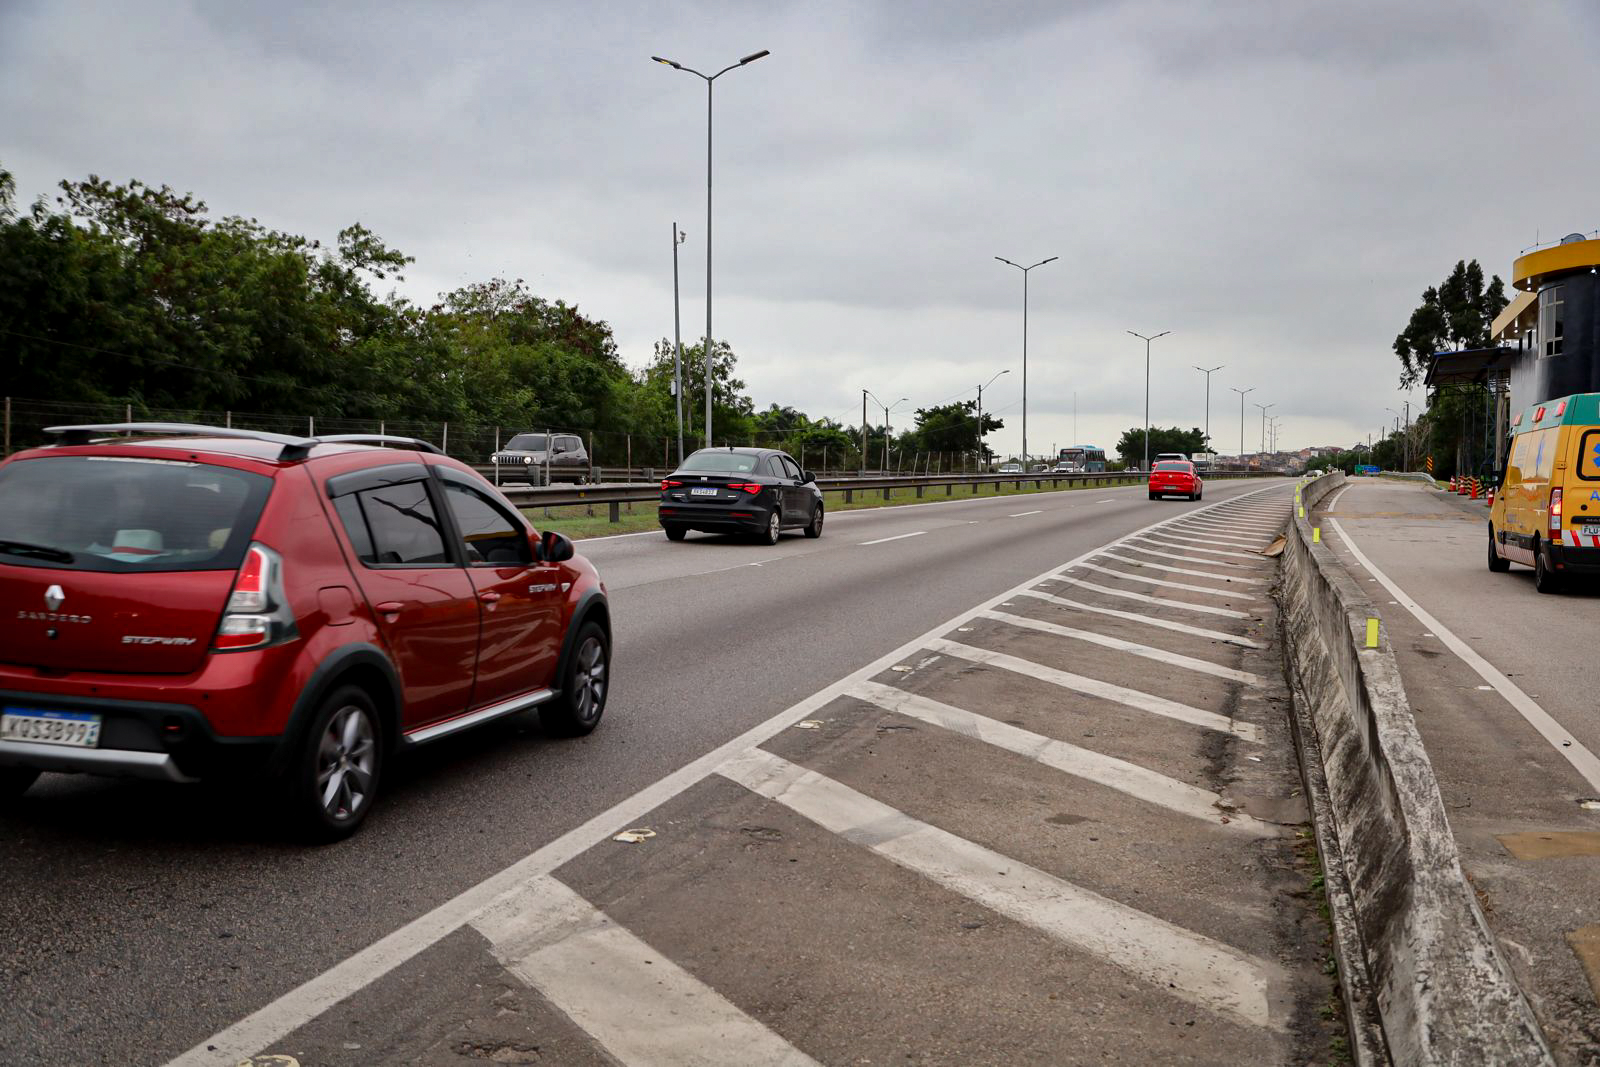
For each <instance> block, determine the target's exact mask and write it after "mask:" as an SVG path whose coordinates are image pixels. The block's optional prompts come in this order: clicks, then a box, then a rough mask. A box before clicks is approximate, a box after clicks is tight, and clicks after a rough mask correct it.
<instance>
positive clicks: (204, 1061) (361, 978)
mask: <svg viewBox="0 0 1600 1067" xmlns="http://www.w3.org/2000/svg"><path fill="white" fill-rule="evenodd" d="M1274 488H1275V487H1265V488H1261V489H1255V490H1251V491H1250V492H1249V493H1247V494H1245V495H1246V496H1254V495H1256V494H1259V493H1267V492H1271V491H1272V490H1273V489H1274ZM1209 506H1211V507H1214V506H1216V505H1209ZM1171 521H1172V520H1171V519H1163V520H1160V521H1157V522H1153V523H1151V524H1149V525H1148V526H1143V527H1140V528H1139V529H1137V530H1135V531H1133V534H1131V535H1129V536H1137V535H1142V534H1146V533H1149V532H1150V531H1151V530H1155V529H1158V528H1160V527H1163V526H1166V525H1167V524H1168V523H1170V522H1171ZM1103 547H1104V546H1100V547H1097V548H1094V549H1091V550H1090V551H1088V552H1085V553H1083V555H1081V556H1079V557H1078V559H1087V558H1088V557H1090V556H1092V555H1094V554H1095V553H1096V552H1099V551H1101V548H1103ZM1074 562H1077V560H1073V561H1070V562H1068V563H1067V564H1065V566H1069V567H1070V566H1071V565H1072V563H1074ZM1049 577H1050V574H1049V573H1048V572H1047V573H1046V574H1042V575H1039V576H1037V577H1034V578H1029V579H1028V580H1026V581H1024V582H1021V583H1019V584H1017V585H1015V586H1013V587H1012V588H1010V589H1008V590H1006V591H1005V592H1002V593H998V594H996V595H995V596H993V597H990V598H989V599H988V600H986V601H984V602H983V603H982V604H979V605H978V606H977V607H975V608H973V609H971V610H969V611H963V612H961V613H959V614H957V615H956V616H955V617H954V618H952V619H950V620H948V621H945V622H941V623H940V624H939V625H938V626H935V627H933V628H932V629H931V630H929V631H927V633H925V634H923V635H921V636H919V637H914V638H912V639H911V640H910V641H907V642H906V643H905V644H903V645H901V646H900V647H898V648H895V649H892V650H890V651H889V652H887V653H885V654H884V655H882V656H879V657H878V658H877V659H875V660H873V661H872V662H871V663H868V664H865V665H864V666H862V667H860V668H858V669H857V670H855V671H854V672H852V673H850V674H848V675H846V676H845V677H843V678H840V679H838V680H837V681H834V682H832V683H830V684H828V685H826V686H823V687H822V688H821V689H818V690H817V691H816V692H815V693H812V694H811V695H810V696H808V697H806V698H804V699H803V700H800V701H798V702H796V703H794V704H791V705H790V706H789V707H787V708H785V709H783V710H782V711H780V712H778V713H777V714H775V715H773V716H772V717H771V718H769V719H767V720H766V721H764V722H761V723H758V724H756V725H755V726H752V727H751V728H750V729H748V730H746V731H745V732H744V733H742V734H740V735H739V736H737V737H734V738H732V739H731V740H729V741H726V742H724V743H723V744H721V745H719V746H717V747H716V748H714V749H712V750H711V751H710V752H707V753H705V754H704V755H702V756H700V757H699V758H697V759H694V760H691V761H690V762H688V763H686V764H684V765H683V766H682V767H679V768H678V769H677V770H675V771H673V772H671V773H670V774H667V775H665V776H664V777H662V778H659V779H657V780H656V781H655V782H654V783H652V784H650V785H648V786H646V787H645V788H643V789H641V790H639V791H638V792H637V793H634V794H633V795H631V796H628V797H625V798H624V799H622V800H620V801H618V802H617V803H616V804H613V805H612V806H611V807H609V808H607V809H606V810H604V811H601V812H599V813H597V814H595V815H593V816H591V817H590V818H589V819H588V820H586V821H585V822H583V823H580V824H579V825H577V826H575V827H573V828H572V829H570V830H568V831H567V832H566V833H564V834H562V835H561V836H560V837H557V838H556V839H555V840H554V841H551V842H549V843H548V844H546V845H544V846H542V847H540V848H538V849H535V850H534V851H533V852H530V853H529V854H528V855H526V856H524V857H522V859H520V860H517V861H516V862H515V863H512V864H510V865H508V866H506V867H504V868H502V869H501V870H499V871H496V872H495V873H494V874H491V875H489V876H488V877H487V878H484V879H483V880H482V881H480V882H478V883H476V884H475V885H472V886H470V887H468V888H467V889H465V890H463V891H462V892H460V893H458V894H456V895H455V896H454V897H451V898H450V899H449V900H446V901H444V902H443V903H441V904H439V905H437V906H435V907H434V908H433V909H432V910H430V911H427V912H425V913H423V914H422V915H419V916H418V917H417V918H415V919H412V920H411V921H410V922H408V923H406V924H405V925H403V926H400V927H398V928H397V929H395V930H393V931H391V932H390V933H388V934H385V935H384V936H383V937H380V938H379V939H378V940H376V941H374V942H372V943H371V944H369V945H367V946H366V947H365V948H362V949H360V950H358V951H356V952H355V953H353V954H351V955H350V956H348V957H346V958H345V959H343V960H341V961H340V962H339V963H337V964H335V965H334V966H332V967H330V968H328V969H327V970H325V971H323V972H321V973H320V974H317V975H315V976H313V977H312V978H309V979H307V980H306V981H304V982H302V983H300V984H299V985H297V986H295V987H294V988H293V989H291V990H289V991H288V992H287V993H284V994H282V995H281V996H279V997H278V998H277V999H276V1000H272V1001H269V1002H268V1003H266V1004H264V1005H262V1006H261V1007H259V1008H257V1009H256V1010H255V1011H253V1012H251V1013H249V1014H248V1015H246V1016H244V1017H243V1018H241V1019H239V1020H237V1021H236V1022H234V1023H232V1024H230V1025H229V1026H227V1027H225V1028H224V1029H222V1030H220V1031H218V1032H217V1033H215V1034H212V1035H211V1036H210V1037H208V1038H205V1039H204V1040H202V1041H200V1043H199V1044H197V1045H195V1046H194V1047H193V1048H191V1049H189V1050H188V1051H187V1052H184V1053H182V1054H180V1055H178V1056H177V1057H175V1058H174V1059H172V1060H171V1061H169V1067H212V1065H214V1064H216V1063H219V1062H221V1063H237V1062H239V1061H240V1060H244V1059H248V1058H249V1057H251V1056H253V1055H255V1054H256V1053H258V1052H261V1051H262V1050H263V1049H265V1048H267V1047H268V1046H269V1045H271V1044H272V1043H274V1042H276V1041H278V1040H280V1039H282V1038H283V1037H285V1036H287V1035H288V1034H290V1033H292V1032H294V1031H295V1030H297V1029H299V1028H300V1027H302V1026H304V1025H306V1024H307V1023H309V1022H311V1021H312V1020H313V1019H316V1018H318V1017H319V1016H321V1015H323V1014H324V1013H325V1012H327V1011H328V1010H329V1009H331V1008H332V1007H334V1006H335V1005H336V1004H339V1003H340V1002H341V1001H343V1000H344V999H345V998H346V997H349V996H351V995H352V994H354V993H356V992H357V991H359V990H361V989H364V988H366V987H367V986H369V985H371V984H372V983H373V982H375V981H377V980H378V979H380V978H382V977H383V976H384V975H386V974H388V973H390V972H391V971H393V970H394V969H395V968H397V967H400V966H402V965H403V964H405V963H406V962H407V961H409V960H411V959H413V958H414V957H416V956H417V954H418V953H420V952H422V951H424V950H426V949H427V948H429V947H430V946H432V945H435V944H437V943H438V942H439V941H441V940H442V939H444V938H445V937H447V936H449V935H450V934H451V933H453V932H454V931H456V930H458V929H460V928H461V926H462V925H463V924H464V923H467V922H469V921H471V920H472V919H473V918H475V917H476V916H477V915H479V914H481V913H482V912H483V910H484V909H485V908H488V907H490V906H492V905H493V904H495V902H496V901H498V900H499V899H500V898H501V897H503V896H505V895H506V894H509V893H513V892H515V891H516V890H517V888H518V887H519V886H520V885H522V884H523V883H524V882H526V881H527V880H528V879H530V878H533V877H535V876H537V875H541V874H549V873H550V872H551V871H553V870H555V869H556V868H558V867H560V866H561V865H562V864H564V863H566V862H568V861H569V860H572V859H575V858H576V857H578V856H580V855H582V854H583V853H584V852H586V851H588V850H589V849H591V848H593V847H594V846H595V845H596V844H598V843H599V842H600V841H602V840H604V839H605V838H606V837H607V836H609V835H610V834H612V833H615V832H616V831H617V830H618V829H619V828H620V827H624V826H628V825H630V824H631V823H633V822H635V821H637V820H638V819H640V818H642V817H643V816H644V815H646V814H648V813H649V812H651V811H653V810H654V809H656V808H658V807H660V806H661V805H662V804H665V803H666V802H667V801H669V800H671V799H672V798H673V797H676V796H678V795H679V794H680V793H682V792H683V791H684V790H685V789H688V788H689V787H690V786H692V785H694V784H695V783H696V782H699V781H701V780H703V779H704V778H705V777H706V776H707V775H710V774H712V773H714V772H715V771H716V769H717V767H718V766H719V765H721V764H722V763H723V762H724V761H725V760H727V759H729V758H730V757H731V756H733V755H736V754H738V753H740V752H743V751H745V750H747V749H748V748H750V747H751V746H754V745H759V744H760V743H761V742H763V741H765V740H766V739H767V738H769V737H772V736H773V735H775V734H777V733H778V732H779V731H781V730H784V729H787V728H788V727H789V726H791V725H792V724H793V723H795V722H798V721H800V720H801V719H804V718H807V717H808V716H810V715H812V714H815V713H816V712H817V711H818V710H819V709H821V708H823V707H824V706H826V705H827V704H828V703H829V702H830V701H832V700H834V699H835V698H837V697H838V696H839V695H841V694H842V693H844V692H845V691H846V690H848V689H849V688H850V687H851V686H852V685H854V684H855V683H856V682H859V681H864V680H866V679H869V678H871V677H872V676H874V675H876V674H879V673H881V672H883V671H885V670H888V669H889V668H890V667H892V666H894V665H895V664H896V663H898V662H900V660H901V659H903V658H904V657H905V656H907V655H910V654H912V653H914V652H916V651H918V650H919V649H921V648H923V647H925V643H926V641H927V640H928V639H929V638H934V637H937V636H938V635H940V634H943V633H946V632H948V631H949V630H950V628H951V627H953V626H957V625H960V624H961V622H962V621H964V620H966V619H969V618H971V617H972V615H973V614H974V613H975V612H977V611H982V610H984V609H986V608H992V607H995V606H997V605H999V604H1001V603H1003V602H1004V601H1006V600H1009V599H1011V598H1012V597H1013V596H1017V595H1021V594H1023V593H1025V592H1027V591H1028V590H1029V589H1030V588H1031V587H1033V586H1035V585H1037V584H1038V583H1039V582H1041V581H1045V580H1047V579H1048V578H1049ZM1113 595H1116V594H1115V593H1114V592H1113ZM1129 595H1131V596H1133V597H1135V598H1137V599H1144V600H1150V601H1152V602H1155V603H1169V602H1166V601H1156V600H1155V598H1153V597H1139V596H1138V594H1129ZM1200 610H1202V611H1208V612H1211V613H1215V614H1226V615H1229V616H1233V617H1237V618H1248V617H1249V616H1246V615H1244V614H1243V613H1241V612H1231V611H1230V612H1224V611H1223V610H1222V609H1218V608H1210V609H1207V608H1201V609H1200Z"/></svg>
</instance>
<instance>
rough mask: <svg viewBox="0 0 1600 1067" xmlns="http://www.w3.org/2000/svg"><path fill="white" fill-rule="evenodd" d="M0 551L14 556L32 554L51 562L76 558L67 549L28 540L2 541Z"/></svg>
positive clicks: (65, 561) (66, 561) (70, 560)
mask: <svg viewBox="0 0 1600 1067" xmlns="http://www.w3.org/2000/svg"><path fill="white" fill-rule="evenodd" d="M0 552H5V553H8V554H9V555H13V556H32V557H33V558H34V559H43V560H48V561H50V562H51V563H71V562H72V561H73V560H74V559H75V558H76V557H75V556H73V554H72V553H71V552H68V551H66V550H65V549H62V548H51V547H50V546H49V545H30V544H29V543H28V542H26V541H0Z"/></svg>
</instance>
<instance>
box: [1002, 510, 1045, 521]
mask: <svg viewBox="0 0 1600 1067" xmlns="http://www.w3.org/2000/svg"><path fill="white" fill-rule="evenodd" d="M1043 514H1044V510H1043V509H1042V508H1041V509H1039V510H1037V511H1019V512H1017V513H1016V514H1015V515H1007V516H1006V518H1008V519H1020V518H1023V517H1024V516H1027V515H1043Z"/></svg>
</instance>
